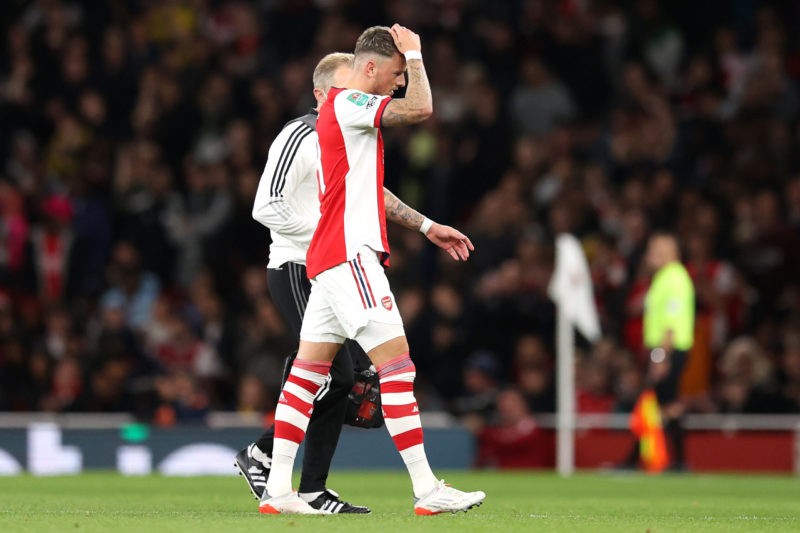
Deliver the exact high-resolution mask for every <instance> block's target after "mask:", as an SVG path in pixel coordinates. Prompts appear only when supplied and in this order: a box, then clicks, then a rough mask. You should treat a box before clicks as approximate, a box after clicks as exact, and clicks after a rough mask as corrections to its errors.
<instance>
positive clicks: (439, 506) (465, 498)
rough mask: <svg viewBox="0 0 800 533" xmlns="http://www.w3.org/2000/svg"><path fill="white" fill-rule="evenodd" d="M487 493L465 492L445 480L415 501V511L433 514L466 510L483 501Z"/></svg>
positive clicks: (421, 513) (480, 491)
mask: <svg viewBox="0 0 800 533" xmlns="http://www.w3.org/2000/svg"><path fill="white" fill-rule="evenodd" d="M484 498H486V493H485V492H483V491H482V490H478V491H475V492H463V491H460V490H458V489H454V488H453V487H451V486H450V485H447V484H446V483H445V482H444V480H443V479H442V480H440V481H438V482H437V483H436V488H435V489H433V490H432V491H431V492H429V493H428V494H426V495H425V496H423V497H422V498H420V499H418V500H416V501H415V502H414V513H416V514H418V515H433V514H439V513H447V512H450V513H455V512H456V511H464V512H466V511H467V510H468V509H472V508H473V507H475V506H477V505H480V504H481V503H483V499H484Z"/></svg>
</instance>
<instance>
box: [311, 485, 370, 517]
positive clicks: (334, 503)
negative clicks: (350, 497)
mask: <svg viewBox="0 0 800 533" xmlns="http://www.w3.org/2000/svg"><path fill="white" fill-rule="evenodd" d="M308 505H310V506H311V507H313V508H314V509H319V510H320V511H327V512H329V513H331V514H339V513H351V514H369V513H371V512H372V511H371V510H370V508H369V507H364V506H361V505H352V504H350V503H348V502H345V501H342V500H341V499H340V498H339V495H338V494H336V493H335V492H334V491H332V490H331V489H327V490H325V491H324V492H323V493H322V494H320V495H319V496H317V498H316V499H315V500H314V501H312V502H308Z"/></svg>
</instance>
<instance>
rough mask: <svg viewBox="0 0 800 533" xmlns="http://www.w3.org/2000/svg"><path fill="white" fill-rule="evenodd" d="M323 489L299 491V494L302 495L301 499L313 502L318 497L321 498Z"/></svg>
mask: <svg viewBox="0 0 800 533" xmlns="http://www.w3.org/2000/svg"><path fill="white" fill-rule="evenodd" d="M320 494H322V491H319V492H298V493H297V495H298V496H300V499H301V500H303V501H304V502H306V503H311V502H313V501H314V500H316V499H317V498H319V496H320Z"/></svg>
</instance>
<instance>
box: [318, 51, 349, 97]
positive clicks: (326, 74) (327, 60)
mask: <svg viewBox="0 0 800 533" xmlns="http://www.w3.org/2000/svg"><path fill="white" fill-rule="evenodd" d="M352 65H353V54H346V53H344V52H333V53H331V54H328V55H326V56H325V57H323V58H322V59H320V60H319V63H317V66H316V68H315V69H314V75H313V77H312V80H313V82H314V88H315V89H320V90H321V91H323V92H326V93H327V92H328V89H330V88H331V85H333V75H334V74H335V73H336V71H337V70H338V69H339V67H342V66H348V67H349V66H352Z"/></svg>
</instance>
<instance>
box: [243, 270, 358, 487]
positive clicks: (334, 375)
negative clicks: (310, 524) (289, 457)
mask: <svg viewBox="0 0 800 533" xmlns="http://www.w3.org/2000/svg"><path fill="white" fill-rule="evenodd" d="M267 283H268V285H269V291H270V293H271V295H272V301H273V302H274V303H275V306H276V307H277V308H278V311H280V313H281V315H282V316H283V318H284V320H286V323H287V324H288V325H289V327H290V328H291V330H292V333H293V334H294V336H295V338H297V339H299V338H300V326H301V325H302V323H303V313H304V312H305V309H306V303H308V296H309V294H310V293H311V282H309V281H308V278H307V277H306V267H304V266H303V265H300V264H297V263H286V264H284V265H282V266H281V267H280V268H270V269H268V270H267ZM354 360H355V361H356V362H357V363H356V364H357V366H359V367H360V366H362V365H363V364H364V362H365V361H369V359H368V358H367V355H366V354H365V353H364V350H362V349H361V347H360V346H359V345H358V344H357V343H356V342H354V341H351V340H348V341H346V342H345V343H344V344H343V345H342V349H341V350H339V353H337V354H336V358H334V360H333V363H332V365H331V374H330V379H329V381H328V382H327V383H326V384H325V385H323V386H322V389H321V392H320V395H319V396H317V399H316V400H315V401H314V412H313V413H312V415H311V420H310V421H309V424H308V430H307V431H306V438H305V453H304V455H303V471H302V475H301V478H300V489H299V491H300V492H319V491H323V490H325V488H326V486H325V482H326V481H327V479H328V472H329V471H330V468H331V461H332V460H333V454H334V452H335V451H336V445H337V444H338V442H339V435H340V434H341V432H342V424H343V423H344V415H345V411H346V409H347V402H348V399H347V395H348V394H349V392H350V390H351V389H352V388H353V361H354ZM367 365H368V363H367ZM274 439H275V426H274V425H273V426H272V427H270V428H269V429H267V430H266V431H265V432H264V434H263V435H262V436H261V438H259V439H258V441H257V442H256V445H257V446H258V447H259V449H261V451H263V452H265V453H267V454H269V455H270V456H271V455H272V443H273V440H274Z"/></svg>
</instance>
